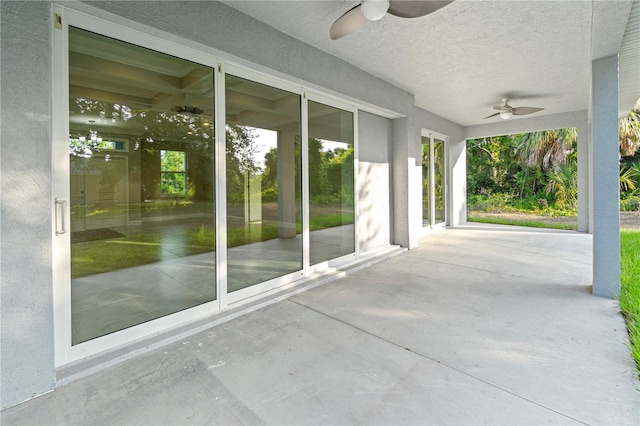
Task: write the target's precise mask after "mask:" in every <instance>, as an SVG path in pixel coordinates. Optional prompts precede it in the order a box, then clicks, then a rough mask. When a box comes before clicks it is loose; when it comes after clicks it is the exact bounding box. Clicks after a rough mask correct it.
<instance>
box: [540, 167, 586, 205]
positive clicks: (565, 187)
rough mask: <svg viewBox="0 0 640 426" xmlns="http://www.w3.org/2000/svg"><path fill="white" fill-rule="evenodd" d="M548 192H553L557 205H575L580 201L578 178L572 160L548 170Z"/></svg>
mask: <svg viewBox="0 0 640 426" xmlns="http://www.w3.org/2000/svg"><path fill="white" fill-rule="evenodd" d="M546 190H547V194H553V196H554V199H555V203H556V206H558V207H561V208H562V207H575V205H576V203H577V201H578V180H577V177H576V174H575V167H574V165H573V164H572V162H569V163H565V164H561V165H560V166H558V167H557V168H553V169H550V170H548V171H547V188H546Z"/></svg>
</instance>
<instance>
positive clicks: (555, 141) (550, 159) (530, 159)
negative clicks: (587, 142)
mask: <svg viewBox="0 0 640 426" xmlns="http://www.w3.org/2000/svg"><path fill="white" fill-rule="evenodd" d="M577 140H578V131H577V129H576V128H575V127H572V128H568V129H556V130H545V131H541V132H531V133H525V134H524V135H520V136H517V137H516V139H515V143H516V148H515V153H516V156H517V157H518V158H519V159H520V160H521V161H523V162H524V163H525V164H526V165H527V166H529V167H542V169H543V170H550V169H557V168H558V167H560V166H561V165H563V164H565V163H566V161H567V157H568V156H569V155H570V154H572V153H574V152H576V144H577Z"/></svg>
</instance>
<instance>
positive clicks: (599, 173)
mask: <svg viewBox="0 0 640 426" xmlns="http://www.w3.org/2000/svg"><path fill="white" fill-rule="evenodd" d="M591 70H592V76H591V136H592V150H591V151H590V154H591V174H592V178H593V192H592V194H591V197H592V198H593V207H594V208H593V294H594V295H597V296H604V297H616V296H619V295H620V194H619V162H618V158H619V157H618V156H619V154H618V152H619V148H618V144H619V139H618V57H617V55H616V56H610V57H607V58H602V59H597V60H595V61H593V62H592V65H591Z"/></svg>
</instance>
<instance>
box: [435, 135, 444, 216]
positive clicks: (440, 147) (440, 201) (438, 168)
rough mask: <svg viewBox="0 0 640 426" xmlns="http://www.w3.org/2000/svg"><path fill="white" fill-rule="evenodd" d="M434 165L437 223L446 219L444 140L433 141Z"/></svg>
mask: <svg viewBox="0 0 640 426" xmlns="http://www.w3.org/2000/svg"><path fill="white" fill-rule="evenodd" d="M433 157H434V158H433V167H434V191H435V194H434V195H435V200H434V201H435V207H436V212H435V223H443V222H444V221H445V210H444V209H445V181H446V179H445V168H444V142H443V141H439V140H434V141H433Z"/></svg>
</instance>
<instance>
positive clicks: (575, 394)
mask: <svg viewBox="0 0 640 426" xmlns="http://www.w3.org/2000/svg"><path fill="white" fill-rule="evenodd" d="M591 245H592V236H591V235H589V234H584V233H577V232H572V231H556V230H540V229H529V228H520V227H505V226H498V225H484V224H467V225H463V226H460V227H457V228H454V229H448V230H445V231H442V232H439V233H436V234H433V235H431V236H430V237H429V238H424V239H422V240H421V241H420V246H419V247H418V248H417V249H415V250H411V251H402V252H397V253H398V254H397V255H395V256H393V257H391V258H388V259H387V260H385V261H383V262H380V263H377V264H375V265H373V266H371V267H369V268H364V269H358V268H355V269H353V270H351V271H345V272H347V273H346V276H344V277H342V278H340V279H334V280H332V281H328V282H327V281H326V280H325V282H324V284H322V285H317V286H316V287H315V288H311V289H309V290H307V291H305V292H303V293H302V292H300V291H299V289H298V290H295V293H290V294H288V295H286V296H285V297H282V296H280V297H279V298H278V299H272V300H271V302H266V303H264V304H263V305H262V308H260V309H258V310H255V311H253V312H251V313H249V314H246V315H243V316H239V317H237V318H235V319H231V320H229V321H227V322H226V323H223V324H221V325H219V326H217V327H211V323H209V325H208V326H206V327H209V328H204V327H203V328H201V329H200V332H199V333H197V334H192V335H190V336H186V335H183V336H182V337H180V338H179V339H175V342H174V343H172V344H170V345H168V346H158V347H157V348H155V349H154V350H151V351H148V352H146V353H144V354H143V355H141V356H138V357H135V358H130V359H128V360H127V359H126V357H123V358H121V359H120V360H118V359H115V360H111V365H110V366H107V365H108V364H105V365H103V366H102V367H99V366H96V367H97V370H99V371H97V372H95V374H92V375H90V376H86V377H83V378H82V377H81V378H78V377H76V380H73V381H71V379H73V377H71V376H68V377H67V378H66V379H63V380H66V381H67V383H66V384H63V385H61V386H59V387H58V388H57V389H56V390H55V391H54V392H51V393H48V394H46V395H43V396H41V397H39V398H36V399H33V400H31V401H29V402H26V403H24V404H20V405H18V406H15V407H13V408H10V409H7V410H5V411H3V412H2V424H4V425H17V424H30V425H35V424H52V423H60V424H61V423H64V424H123V423H127V424H186V423H188V424H543V423H544V424H547V423H552V424H620V425H622V424H638V423H639V422H640V401H639V398H638V391H637V389H638V386H639V385H640V383H639V382H638V376H637V371H636V370H635V367H634V364H633V361H632V360H631V357H630V355H629V350H628V348H627V346H626V345H627V335H626V330H625V326H624V323H623V320H622V318H621V316H620V315H619V309H618V306H617V303H616V302H615V301H614V300H611V299H606V298H599V297H593V296H592V295H591V294H590V288H591V262H592V257H591V250H592V247H591ZM389 296H393V297H389ZM232 317H233V315H231V316H230V317H228V318H232ZM128 356H129V357H130V355H128ZM94 371H96V369H94ZM85 373H86V371H85ZM80 408H81V409H80Z"/></svg>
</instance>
